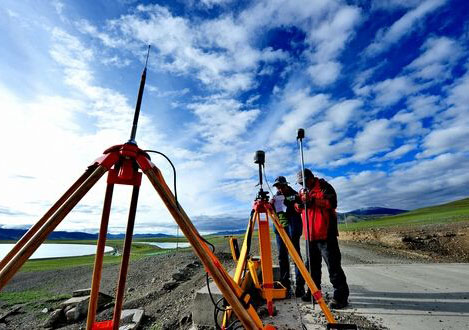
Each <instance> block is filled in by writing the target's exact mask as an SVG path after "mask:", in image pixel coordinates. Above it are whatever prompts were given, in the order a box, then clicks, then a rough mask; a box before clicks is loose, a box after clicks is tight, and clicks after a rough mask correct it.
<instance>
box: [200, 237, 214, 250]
mask: <svg viewBox="0 0 469 330" xmlns="http://www.w3.org/2000/svg"><path fill="white" fill-rule="evenodd" d="M199 238H200V239H201V240H202V241H204V242H205V243H206V244H207V245H210V248H211V249H212V252H213V253H215V246H214V245H213V244H212V243H210V242H209V241H207V240H206V239H205V238H204V237H203V236H202V235H200V234H199Z"/></svg>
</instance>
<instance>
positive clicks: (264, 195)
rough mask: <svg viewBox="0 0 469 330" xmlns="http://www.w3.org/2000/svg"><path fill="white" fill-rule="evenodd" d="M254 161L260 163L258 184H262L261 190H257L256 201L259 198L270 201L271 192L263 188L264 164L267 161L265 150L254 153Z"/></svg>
mask: <svg viewBox="0 0 469 330" xmlns="http://www.w3.org/2000/svg"><path fill="white" fill-rule="evenodd" d="M254 163H255V164H259V183H258V185H259V186H260V188H259V191H258V192H257V196H256V201H257V200H263V201H268V200H269V192H268V191H264V190H263V189H262V167H263V166H264V163H265V152H264V151H262V150H257V151H256V153H255V154H254Z"/></svg>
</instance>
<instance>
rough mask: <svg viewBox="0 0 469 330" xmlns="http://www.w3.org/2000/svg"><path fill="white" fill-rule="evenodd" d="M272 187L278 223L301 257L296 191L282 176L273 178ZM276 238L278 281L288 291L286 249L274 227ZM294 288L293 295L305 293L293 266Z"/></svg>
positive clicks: (288, 275) (300, 227)
mask: <svg viewBox="0 0 469 330" xmlns="http://www.w3.org/2000/svg"><path fill="white" fill-rule="evenodd" d="M274 187H275V188H277V193H276V194H275V196H273V198H272V201H271V202H272V203H273V206H274V209H275V211H276V213H277V215H278V218H279V221H280V224H281V225H282V226H283V227H284V229H285V231H286V232H287V234H288V236H289V237H290V240H291V242H292V243H293V246H294V247H295V249H296V251H297V252H298V254H299V255H300V257H301V252H300V237H301V232H302V225H301V217H300V215H299V214H298V212H296V210H295V202H297V201H299V199H298V198H299V197H298V193H297V192H296V191H295V190H294V189H293V188H292V187H290V186H289V185H288V182H287V180H286V179H285V177H283V176H279V177H278V178H276V179H275V182H274ZM275 236H276V239H277V249H278V259H279V266H280V283H282V285H283V286H284V287H286V288H287V290H288V291H289V292H290V290H291V285H290V264H289V258H288V249H287V247H286V246H285V243H283V240H282V238H281V237H280V234H279V233H278V232H277V230H276V229H275ZM295 279H296V288H295V296H297V297H302V296H303V295H304V293H305V291H304V284H305V281H304V279H303V277H302V276H301V273H300V271H299V269H298V268H297V267H296V266H295Z"/></svg>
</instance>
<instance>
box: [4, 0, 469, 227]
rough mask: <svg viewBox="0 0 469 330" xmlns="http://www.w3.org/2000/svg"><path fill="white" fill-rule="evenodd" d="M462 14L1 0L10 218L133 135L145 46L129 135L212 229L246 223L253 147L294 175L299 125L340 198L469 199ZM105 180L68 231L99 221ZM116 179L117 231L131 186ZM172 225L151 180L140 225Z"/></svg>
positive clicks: (393, 203)
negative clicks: (175, 175) (118, 184)
mask: <svg viewBox="0 0 469 330" xmlns="http://www.w3.org/2000/svg"><path fill="white" fill-rule="evenodd" d="M468 18H469V5H468V4H467V2H466V1H465V0H453V1H450V0H406V1H403V0H383V1H360V0H356V1H335V0H334V1H333V0H329V1H326V0H321V1H300V0H298V1H293V0H292V1H278V0H269V1H267V0H265V1H262V0H260V1H234V0H205V1H192V0H187V1H183V0H180V1H172V2H168V1H159V2H158V1H145V2H136V1H131V0H121V1H9V0H6V1H2V5H1V6H0V42H1V44H2V51H1V52H0V105H1V116H2V118H1V121H0V122H1V129H0V137H1V139H2V141H3V144H2V148H3V156H2V162H1V165H0V180H1V187H2V188H1V189H0V226H3V227H21V226H26V225H31V224H32V223H34V222H35V221H37V220H38V218H39V217H40V216H42V214H43V213H45V211H46V210H47V209H48V207H49V206H50V205H51V204H52V203H53V202H54V201H56V200H57V199H58V197H59V196H60V195H61V194H62V193H63V192H64V191H65V189H66V188H67V187H68V186H69V185H70V184H71V183H73V182H74V180H76V178H78V176H79V175H81V173H82V172H83V171H84V169H85V168H86V166H88V165H89V164H90V163H92V162H93V160H94V159H96V158H97V157H99V156H100V155H101V154H102V152H103V151H104V150H105V149H106V148H108V147H110V146H112V145H115V144H120V143H124V142H126V141H127V140H128V138H129V135H130V129H131V123H132V119H133V111H134V106H135V101H136V96H137V90H138V84H139V80H140V74H141V71H142V68H143V63H144V59H145V54H146V45H147V44H151V45H152V50H151V53H150V60H149V70H148V75H147V85H146V89H145V94H144V97H143V103H142V112H141V117H140V122H139V129H138V132H137V139H136V140H137V143H138V145H139V146H140V147H141V148H142V149H156V150H159V151H161V152H164V153H166V154H167V155H168V156H169V157H170V158H171V159H172V160H173V162H174V163H175V165H176V168H177V171H178V195H179V198H180V202H181V204H182V205H183V207H184V208H185V209H186V211H187V213H188V214H189V216H190V217H191V218H192V220H193V221H194V223H195V225H196V227H197V228H199V230H201V231H202V232H210V231H214V230H224V229H240V228H244V226H245V223H246V220H247V217H248V215H249V212H250V209H251V204H252V200H253V198H254V197H255V195H256V192H257V190H258V187H256V183H257V168H256V165H255V164H254V163H253V156H254V152H255V151H256V150H259V149H262V150H265V152H266V172H267V176H268V178H269V180H271V182H272V181H273V179H274V177H276V176H277V175H284V176H286V177H287V178H288V179H289V181H290V182H292V183H294V182H295V181H294V179H295V173H296V172H297V171H298V170H299V153H298V146H297V142H296V131H297V129H298V128H300V127H301V128H305V130H306V140H305V160H306V163H307V167H309V168H311V169H312V170H313V172H314V173H315V174H316V175H317V176H319V177H324V178H326V179H327V180H328V181H329V182H330V183H331V184H332V185H333V186H334V187H335V188H336V190H337V193H338V197H339V208H338V210H339V211H348V210H352V209H356V208H360V207H367V206H383V207H392V208H401V209H414V208H418V207H423V206H427V205H433V204H437V203H444V202H448V201H451V200H455V199H460V198H464V197H467V196H468V195H469V189H468V184H469V171H468V170H467V168H468V167H469V166H468V165H469V157H468V155H469V143H468V142H467V141H469V130H468V127H469V71H468V70H469V60H468V52H469V49H468V40H469V20H468ZM152 160H153V162H154V163H155V164H156V165H157V166H158V167H160V169H161V170H162V171H163V174H164V175H165V177H166V179H167V181H168V183H171V182H172V172H171V170H170V168H169V166H168V165H167V163H166V162H165V161H164V159H160V158H159V157H158V156H156V155H155V156H152ZM102 181H105V180H104V179H103V180H102ZM293 187H294V188H296V189H298V188H299V187H298V185H296V184H293ZM104 188H105V187H104V182H101V183H100V184H99V185H97V186H96V187H95V188H93V190H92V191H91V192H90V193H89V194H88V195H87V196H86V197H85V198H84V199H83V200H82V202H81V203H80V205H79V206H78V207H77V208H76V210H74V211H73V212H72V213H71V214H70V216H69V217H68V218H67V219H66V220H64V222H63V223H62V224H61V225H60V226H59V229H62V230H86V231H97V229H98V227H99V221H100V214H101V204H102V199H103V196H104ZM118 188H119V189H116V194H115V198H114V205H113V213H112V216H111V223H110V228H111V231H113V232H121V231H124V228H125V223H126V217H127V207H128V204H129V200H130V189H128V188H129V187H118ZM175 229H176V226H175V223H174V222H173V221H172V220H171V217H170V215H169V214H168V212H167V211H166V210H165V208H164V206H163V204H162V203H161V202H160V201H159V198H158V196H157V195H156V193H155V192H154V191H153V190H152V188H151V187H150V184H149V183H148V181H144V184H143V185H142V190H141V196H140V200H139V207H138V217H137V223H136V232H152V231H154V232H171V233H173V232H175Z"/></svg>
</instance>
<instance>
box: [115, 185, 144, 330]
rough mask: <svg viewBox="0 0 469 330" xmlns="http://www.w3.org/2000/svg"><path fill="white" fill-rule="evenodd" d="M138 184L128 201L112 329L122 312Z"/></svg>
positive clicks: (116, 324) (117, 326) (117, 327)
mask: <svg viewBox="0 0 469 330" xmlns="http://www.w3.org/2000/svg"><path fill="white" fill-rule="evenodd" d="M139 190H140V186H134V188H133V190H132V199H131V201H130V209H129V221H128V222H127V231H126V232H125V241H124V251H123V253H122V262H121V269H120V272H119V282H118V284H117V293H116V304H115V305H114V316H113V318H112V324H113V325H112V329H113V330H118V329H119V322H120V318H121V312H122V303H123V301H124V290H125V281H126V278H127V270H128V268H129V258H130V248H131V247H132V235H133V232H134V224H135V213H136V212H137V201H138V192H139Z"/></svg>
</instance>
